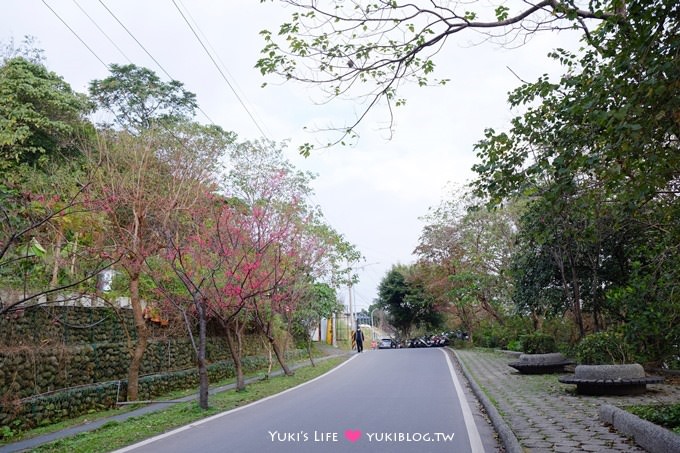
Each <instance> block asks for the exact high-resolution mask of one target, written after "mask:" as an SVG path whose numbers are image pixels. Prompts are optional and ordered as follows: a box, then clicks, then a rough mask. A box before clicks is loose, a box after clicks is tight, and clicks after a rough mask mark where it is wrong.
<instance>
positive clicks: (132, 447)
mask: <svg viewBox="0 0 680 453" xmlns="http://www.w3.org/2000/svg"><path fill="white" fill-rule="evenodd" d="M355 357H358V356H356V355H353V356H352V357H350V358H349V359H347V360H345V361H344V362H342V363H341V364H340V365H338V366H336V367H335V368H333V369H332V370H329V371H327V372H325V373H324V374H322V375H321V376H317V377H315V378H314V379H312V380H309V381H307V382H303V383H302V384H300V385H296V386H295V387H291V388H289V389H287V390H284V391H283V392H279V393H276V394H274V395H270V396H268V397H266V398H262V399H261V400H257V401H253V402H252V403H250V404H246V405H245V406H241V407H237V408H235V409H231V410H228V411H226V412H220V413H219V414H215V415H213V416H211V417H208V418H204V419H202V420H199V421H197V422H193V423H190V424H188V425H184V426H182V427H180V428H177V429H174V430H172V431H168V432H167V433H163V434H159V435H158V436H155V437H151V438H149V439H146V440H143V441H141V442H138V443H136V444H133V445H129V446H127V447H125V448H121V449H120V450H116V451H114V452H112V453H126V452H129V451H133V450H136V449H137V448H139V447H143V446H145V445H149V444H151V443H153V442H156V441H158V440H161V439H164V438H166V437H170V436H174V435H175V434H177V433H181V432H182V431H186V430H187V429H191V428H193V427H196V426H199V425H202V424H204V423H208V422H211V421H213V420H216V419H218V418H220V417H224V416H225V415H229V414H233V413H234V412H238V411H242V410H243V409H247V408H249V407H251V406H255V405H256V404H260V403H264V402H265V401H267V400H270V399H273V398H276V397H277V396H281V395H283V394H286V393H288V392H292V391H293V390H296V389H299V388H300V387H303V386H305V385H307V384H311V383H312V382H314V381H317V380H319V379H321V378H323V377H325V376H328V375H329V374H331V373H332V372H334V371H336V370H338V369H340V368H342V367H343V366H345V365H347V364H348V363H349V362H350V361H351V360H352V359H354V358H355Z"/></svg>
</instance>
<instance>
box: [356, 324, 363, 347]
mask: <svg viewBox="0 0 680 453" xmlns="http://www.w3.org/2000/svg"><path fill="white" fill-rule="evenodd" d="M355 338H356V342H357V352H362V351H363V350H364V333H363V332H362V331H361V327H357V331H356V335H355Z"/></svg>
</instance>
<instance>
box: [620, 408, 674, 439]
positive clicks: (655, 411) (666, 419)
mask: <svg viewBox="0 0 680 453" xmlns="http://www.w3.org/2000/svg"><path fill="white" fill-rule="evenodd" d="M625 409H626V410H627V411H628V412H630V413H631V414H634V415H637V416H638V417H640V418H641V419H643V420H647V421H648V422H652V423H654V424H655V425H659V426H663V427H664V428H666V429H668V430H671V431H673V432H674V433H676V434H680V403H678V404H664V405H650V406H630V407H626V408H625Z"/></svg>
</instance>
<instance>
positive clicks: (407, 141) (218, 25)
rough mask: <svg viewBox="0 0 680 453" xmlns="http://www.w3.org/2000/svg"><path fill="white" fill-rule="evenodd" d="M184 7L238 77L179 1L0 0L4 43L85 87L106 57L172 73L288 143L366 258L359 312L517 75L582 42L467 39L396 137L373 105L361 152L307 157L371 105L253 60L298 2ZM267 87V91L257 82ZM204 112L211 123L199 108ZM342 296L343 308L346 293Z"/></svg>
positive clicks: (470, 159) (103, 72) (189, 0)
mask: <svg viewBox="0 0 680 453" xmlns="http://www.w3.org/2000/svg"><path fill="white" fill-rule="evenodd" d="M175 2H176V4H177V5H179V7H180V8H181V9H182V10H183V11H184V12H185V14H188V16H189V17H191V18H193V21H194V22H195V23H196V24H197V25H198V27H199V30H200V33H202V34H203V37H204V38H205V39H206V41H205V42H207V43H209V44H210V46H212V47H211V48H209V49H210V52H214V53H213V58H215V59H216V60H217V61H218V63H219V64H220V65H223V66H222V67H223V73H224V74H225V76H226V78H227V80H228V82H229V83H227V82H226V81H225V80H224V78H223V76H222V75H221V74H220V73H219V72H218V70H217V69H216V67H215V66H214V65H213V63H212V62H211V60H210V58H209V57H208V55H207V54H206V52H205V51H204V50H203V48H202V47H201V44H200V43H199V42H198V40H197V39H196V38H195V37H194V35H193V34H192V32H191V30H190V29H189V27H188V26H187V25H186V23H185V22H184V19H182V17H181V15H180V13H179V12H178V10H177V8H176V6H175V4H173V1H172V0H143V1H139V0H102V1H99V0H45V1H41V0H3V2H2V14H0V41H1V42H3V43H6V42H7V41H8V40H9V39H10V38H14V39H15V40H16V41H20V40H21V39H22V37H23V36H25V35H31V36H34V37H35V38H37V40H38V46H39V47H41V48H42V49H44V50H45V57H46V59H47V62H46V63H47V66H48V67H49V68H50V69H51V70H52V71H54V72H56V73H57V74H59V75H61V76H62V77H64V79H65V80H66V81H67V82H68V83H69V84H70V85H71V86H72V87H73V89H74V90H76V91H79V92H83V93H86V92H87V86H88V83H89V82H90V81H91V80H93V79H102V78H104V77H107V76H108V75H109V72H108V70H107V68H106V66H105V65H104V64H102V62H100V61H99V60H100V59H101V60H102V61H103V62H104V63H105V64H110V63H119V64H127V63H129V62H132V63H134V64H136V65H139V66H146V67H148V68H150V69H152V70H154V71H155V72H156V73H157V74H158V75H159V76H160V77H162V78H163V79H164V80H167V76H166V75H165V72H167V73H168V74H170V76H171V77H172V78H174V79H176V80H179V81H181V82H182V83H184V84H185V88H186V89H188V90H189V91H192V92H194V93H196V95H197V98H198V102H199V105H200V107H201V109H202V110H203V111H204V112H205V113H206V114H207V116H208V117H210V120H212V121H213V122H215V123H216V124H219V125H220V126H222V127H223V128H224V129H226V130H232V131H234V132H236V133H237V134H238V135H239V138H240V139H241V140H246V139H256V138H259V137H261V136H262V133H261V131H260V129H261V130H262V132H264V133H265V134H266V137H267V138H269V139H271V140H275V141H277V142H278V141H283V140H290V143H291V145H290V147H289V149H288V155H289V158H290V159H291V161H292V162H293V163H294V164H295V165H296V167H297V168H299V169H301V170H309V171H312V172H314V173H316V174H317V175H318V176H317V179H316V180H315V182H314V190H315V194H314V195H313V199H312V201H313V202H314V203H316V204H318V205H320V206H321V208H322V210H323V212H324V215H325V217H326V219H327V221H328V223H329V224H330V225H331V226H332V227H333V228H335V229H336V230H337V231H339V232H340V233H341V234H343V235H344V237H345V238H346V239H347V240H348V241H350V242H351V243H353V244H355V245H356V246H357V247H358V248H359V250H360V251H361V253H362V254H363V255H364V256H365V261H364V262H363V263H361V264H359V266H360V268H358V269H357V273H358V274H359V276H360V279H361V282H360V283H359V284H358V285H357V286H355V287H354V293H353V297H354V301H355V302H356V305H357V306H358V307H359V308H366V307H368V305H370V304H371V303H372V301H373V300H374V299H375V297H376V295H377V287H378V285H379V283H380V280H381V279H382V278H383V277H384V276H385V273H386V272H387V271H388V270H389V269H390V267H391V266H392V265H393V264H396V263H402V264H407V263H411V262H413V261H414V257H413V256H412V254H411V252H412V251H413V249H414V248H415V246H416V245H417V242H418V238H419V236H420V233H421V230H422V227H423V223H422V222H421V221H420V220H419V218H420V217H422V216H423V215H425V214H427V211H428V208H429V207H434V206H437V205H438V204H439V203H440V201H441V200H442V199H443V198H444V197H446V196H447V195H448V193H449V191H448V190H447V186H449V185H450V184H463V183H465V182H466V181H468V180H469V179H471V178H472V177H473V174H472V172H471V170H470V167H471V166H472V165H473V163H474V162H475V155H474V151H473V145H474V143H475V142H477V141H478V140H479V139H480V138H482V136H483V135H482V134H483V131H484V129H485V128H486V127H494V128H495V129H497V130H501V129H504V128H507V125H508V123H509V120H510V118H512V117H513V116H514V114H513V112H511V111H510V110H509V107H508V105H507V103H506V98H507V93H508V92H509V91H510V90H512V89H513V88H515V87H516V86H517V85H518V84H519V81H518V79H517V77H516V76H515V75H513V72H514V73H516V74H517V75H518V76H520V77H521V78H522V79H524V80H533V79H535V78H536V77H537V76H539V75H541V74H544V73H554V72H555V71H556V70H557V66H556V65H555V64H554V63H553V62H551V61H550V60H549V59H548V58H547V57H546V54H547V53H548V51H550V50H551V49H553V48H556V47H568V48H574V47H575V46H576V42H575V40H574V38H573V36H570V35H568V34H566V33H560V34H555V33H552V34H543V35H541V36H540V37H538V38H535V39H533V40H532V41H531V42H529V43H528V44H526V45H525V46H523V47H521V48H518V49H505V48H501V47H499V46H497V45H492V44H483V45H473V44H474V42H473V40H475V39H479V37H478V36H474V35H465V36H463V35H461V36H460V37H459V39H457V40H450V41H449V42H448V43H447V48H446V49H445V51H444V52H442V53H440V54H439V56H438V57H437V59H436V60H435V63H436V64H437V74H436V75H437V76H438V77H440V78H449V79H451V81H450V82H449V84H448V85H447V86H446V87H437V88H417V87H409V88H407V89H406V90H404V92H403V93H402V95H405V96H406V97H407V98H408V102H407V104H406V106H404V107H400V108H399V109H397V110H396V121H395V124H394V129H393V135H392V137H391V138H390V139H388V134H387V133H386V132H385V131H384V126H385V122H386V121H387V116H386V115H385V114H384V113H385V112H384V111H377V112H376V114H375V115H372V116H371V117H370V118H369V119H368V121H366V122H365V124H363V126H362V127H361V137H360V140H359V141H358V143H357V144H356V145H355V146H353V147H349V148H348V147H335V148H331V149H326V150H318V151H314V152H313V153H312V155H311V156H310V157H308V158H302V157H300V156H299V155H298V154H297V151H296V148H297V146H298V145H299V144H301V143H304V142H309V141H314V140H316V139H322V137H319V136H315V135H311V134H310V133H309V132H306V131H305V127H307V128H308V129H313V128H314V127H315V126H316V127H324V126H327V125H329V124H335V125H339V124H340V125H341V124H344V123H347V122H348V121H350V120H352V119H353V118H354V115H355V114H356V112H358V111H360V110H361V107H362V106H361V105H358V103H357V102H333V103H330V104H325V105H320V104H319V101H321V100H323V99H324V98H323V95H322V93H321V91H320V90H319V89H317V88H315V87H313V86H301V85H299V84H295V83H292V82H288V83H282V81H281V80H278V79H276V78H274V77H267V78H264V77H262V76H261V75H260V73H259V72H258V71H257V70H256V69H255V68H254V65H255V63H256V61H257V59H258V58H259V50H260V49H261V48H262V46H263V41H262V39H261V37H260V36H259V34H258V33H259V31H260V30H262V29H270V30H276V29H277V25H278V24H280V23H281V22H282V21H283V20H285V19H286V18H288V17H289V16H290V13H291V9H290V8H284V7H283V6H282V5H281V4H279V3H278V2H268V3H265V4H260V2H259V0H228V1H218V0H213V1H209V0H183V2H180V1H178V0H175ZM47 5H49V7H50V8H52V9H53V10H54V12H52V11H51V10H50V8H48V6H47ZM104 5H105V6H106V7H108V9H109V10H111V12H112V13H113V15H112V14H111V13H110V12H109V11H107V9H106V8H105V6H104ZM55 13H56V14H55ZM57 15H58V16H59V17H60V18H61V19H59V18H58V17H57ZM88 16H89V17H88ZM114 16H115V17H114ZM116 18H117V19H116ZM62 20H63V22H62ZM118 21H120V22H118ZM64 22H65V24H66V25H65V24H64ZM121 23H122V25H121ZM123 26H125V28H127V30H129V32H130V33H131V34H132V35H133V36H134V39H133V37H131V36H130V34H128V33H127V32H126V31H125V29H124V28H123ZM69 27H70V28H71V29H72V30H73V31H74V32H75V33H76V34H77V35H78V37H79V38H80V39H81V40H82V41H84V42H85V44H87V46H88V47H89V48H90V49H91V50H92V51H90V50H88V48H87V47H86V46H85V44H83V43H82V42H81V41H80V40H79V38H78V37H76V36H75V35H74V33H73V32H71V31H70V30H69ZM100 29H101V30H100ZM102 31H103V32H102ZM104 33H105V34H106V35H107V36H108V38H107V36H105V34H104ZM109 38H110V40H109ZM135 39H136V40H137V41H139V43H141V45H142V46H144V48H145V49H146V51H148V53H149V54H151V56H152V57H153V58H151V57H150V56H149V55H148V54H147V53H146V52H145V51H144V50H143V49H142V48H141V47H140V45H139V43H137V42H136V41H135ZM111 41H112V42H111ZM114 44H115V45H114ZM93 54H95V55H96V56H95V55H93ZM154 59H155V60H156V62H158V63H160V66H161V67H159V66H158V64H157V63H156V62H154ZM508 68H511V69H512V72H511V71H510V69H508ZM264 82H267V83H268V86H267V87H266V88H262V87H261V85H262V84H263V83H264ZM230 85H231V86H230ZM235 93H236V94H238V97H237V95H236V94H235ZM239 98H240V100H239ZM244 105H245V107H244ZM381 113H382V114H381ZM251 115H252V116H253V117H254V118H255V121H253V120H252V119H251ZM198 120H199V121H201V122H209V120H207V119H206V118H205V117H204V116H203V115H202V114H199V116H198ZM322 140H325V139H322ZM340 295H341V297H343V299H344V301H345V303H347V299H348V291H347V289H342V290H341V291H340Z"/></svg>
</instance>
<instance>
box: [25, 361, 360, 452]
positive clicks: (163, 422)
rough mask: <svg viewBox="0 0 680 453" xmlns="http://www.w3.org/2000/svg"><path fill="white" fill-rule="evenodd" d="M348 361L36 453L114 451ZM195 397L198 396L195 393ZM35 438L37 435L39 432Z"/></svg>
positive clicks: (126, 423) (321, 364) (262, 383)
mask: <svg viewBox="0 0 680 453" xmlns="http://www.w3.org/2000/svg"><path fill="white" fill-rule="evenodd" d="M346 359H347V358H346V357H337V358H331V359H328V360H325V361H322V362H318V363H317V365H316V367H311V366H305V367H302V368H298V369H297V370H296V371H295V375H294V376H276V377H270V378H269V379H268V380H263V381H258V382H254V383H251V384H248V386H247V387H246V390H245V391H243V392H236V391H235V390H228V391H226V392H222V393H218V394H215V395H211V396H210V399H209V403H210V407H209V409H208V410H206V411H204V410H201V409H200V407H198V403H197V402H195V401H192V402H187V403H177V404H173V405H171V406H169V407H168V408H167V409H164V410H161V411H158V412H153V413H150V414H146V415H143V416H140V417H132V418H129V419H127V420H126V421H124V422H117V421H111V422H108V423H106V424H104V425H103V426H101V427H100V428H98V429H96V430H94V431H90V432H84V433H80V434H77V435H75V436H72V437H68V438H65V439H61V440H57V441H55V442H50V443H48V444H44V445H41V446H40V447H38V448H36V449H34V450H32V451H35V452H50V453H53V452H57V453H58V452H64V453H67V452H68V453H79V452H83V453H85V452H92V451H102V452H103V451H112V450H115V449H118V448H122V447H125V446H127V445H130V444H132V443H135V442H138V441H141V440H144V439H147V438H149V437H152V436H155V435H157V434H161V433H164V432H167V431H169V430H172V429H174V428H177V427H180V426H183V425H186V424H188V423H191V422H194V421H197V420H201V419H203V418H206V417H209V416H211V415H215V414H217V413H219V412H224V411H227V410H230V409H234V408H236V407H239V406H244V405H246V404H249V403H251V402H253V401H257V400H259V399H262V398H265V397H267V396H270V395H274V394H276V393H279V392H282V391H284V390H286V389H289V388H292V387H295V386H296V385H299V384H301V383H303V382H306V381H309V380H310V379H313V378H315V377H317V376H320V375H322V374H323V373H325V372H327V371H329V370H330V369H332V368H334V367H335V366H337V365H339V364H340V363H342V362H343V361H345V360H346ZM191 393H195V389H194V390H193V392H191ZM175 396H177V393H175ZM108 412H114V413H115V414H120V413H121V411H120V410H118V411H108ZM108 415H111V414H108ZM94 418H95V417H89V418H88V420H92V419H94ZM99 418H101V417H99ZM73 424H75V423H71V424H70V425H71V426H72V425H73ZM51 428H52V429H51V430H50V431H56V429H55V428H54V426H52V427H51ZM31 434H32V435H36V434H35V430H34V431H33V432H32V433H31ZM16 440H17V439H13V441H16Z"/></svg>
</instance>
